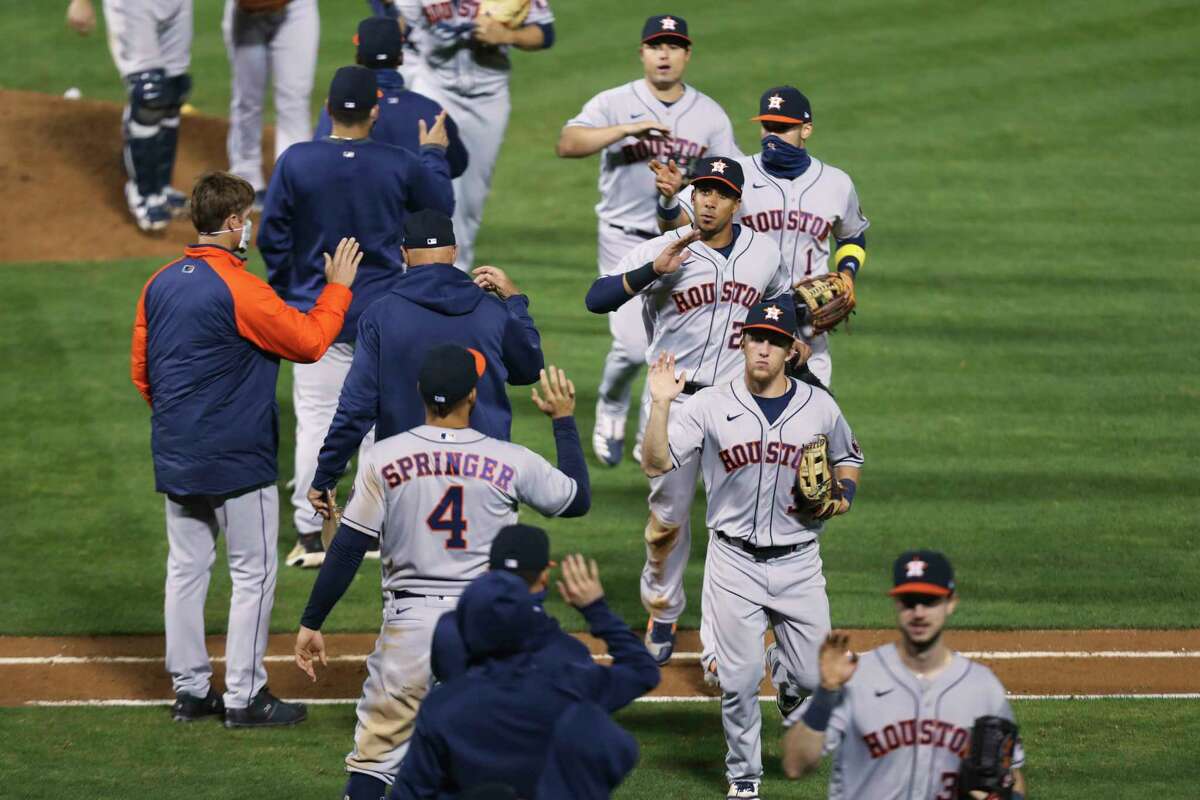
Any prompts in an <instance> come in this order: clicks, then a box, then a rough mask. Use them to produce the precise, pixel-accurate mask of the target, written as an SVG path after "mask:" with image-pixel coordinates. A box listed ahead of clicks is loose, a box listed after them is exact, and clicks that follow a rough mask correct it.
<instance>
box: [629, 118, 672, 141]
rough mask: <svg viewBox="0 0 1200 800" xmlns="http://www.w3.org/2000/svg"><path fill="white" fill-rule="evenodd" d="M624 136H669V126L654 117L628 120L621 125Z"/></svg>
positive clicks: (640, 137)
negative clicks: (635, 120)
mask: <svg viewBox="0 0 1200 800" xmlns="http://www.w3.org/2000/svg"><path fill="white" fill-rule="evenodd" d="M621 129H622V130H623V131H624V132H625V135H626V136H636V137H637V138H639V139H646V138H650V137H659V136H664V137H668V138H669V137H670V136H671V128H670V126H669V125H663V124H662V123H661V122H659V121H658V120H656V119H644V120H642V121H641V122H628V123H626V124H624V125H622V126H621Z"/></svg>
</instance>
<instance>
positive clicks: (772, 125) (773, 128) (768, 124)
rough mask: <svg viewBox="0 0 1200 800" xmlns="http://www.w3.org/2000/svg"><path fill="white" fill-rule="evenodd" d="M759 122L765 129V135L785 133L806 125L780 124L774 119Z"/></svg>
mask: <svg viewBox="0 0 1200 800" xmlns="http://www.w3.org/2000/svg"><path fill="white" fill-rule="evenodd" d="M760 122H762V126H763V127H764V128H766V130H767V133H787V132H788V131H790V130H791V129H792V128H799V127H800V126H801V125H805V124H807V123H804V122H780V121H779V120H775V119H764V120H760Z"/></svg>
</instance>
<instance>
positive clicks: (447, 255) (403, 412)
mask: <svg viewBox="0 0 1200 800" xmlns="http://www.w3.org/2000/svg"><path fill="white" fill-rule="evenodd" d="M404 236H405V246H404V250H405V258H406V261H407V262H408V271H407V272H406V273H405V274H404V276H403V277H402V278H401V279H400V280H399V281H397V283H396V286H395V288H393V289H392V290H391V291H390V292H389V293H388V294H387V295H385V296H384V297H383V298H381V299H380V300H379V301H378V302H376V303H374V304H373V305H372V306H371V307H370V308H369V309H367V311H366V312H365V313H364V314H363V315H362V319H361V321H360V322H359V330H358V343H357V345H356V347H355V350H354V360H353V362H352V363H351V365H350V373H349V374H348V375H347V376H346V382H345V383H344V384H343V385H342V393H341V396H340V397H339V398H338V409H337V413H336V414H335V415H334V417H333V424H332V425H330V426H329V432H328V433H327V434H326V436H325V444H324V446H323V447H322V448H321V454H320V456H319V457H318V460H317V473H316V477H314V479H313V483H312V488H313V489H314V490H316V491H318V492H321V491H324V490H326V489H331V488H333V487H334V486H336V485H337V481H338V478H339V477H341V474H342V470H343V469H344V468H345V466H346V464H347V463H348V462H349V461H350V457H351V456H353V455H354V452H355V450H356V449H357V448H358V446H359V443H360V442H362V439H363V437H364V436H365V435H366V433H367V431H368V430H370V429H371V426H372V425H374V426H375V440H376V441H379V440H380V439H386V438H387V437H389V436H395V435H396V434H398V433H403V432H404V431H407V430H409V429H411V428H415V427H417V426H418V425H422V424H424V422H425V405H424V402H423V401H422V400H421V394H420V392H418V391H417V373H418V372H419V371H420V369H421V364H422V362H423V361H424V360H425V354H426V352H428V351H429V348H431V347H433V346H434V345H439V344H448V343H454V344H460V345H462V346H464V347H470V348H474V349H475V350H478V351H479V352H480V353H482V354H483V356H484V357H485V358H486V359H487V371H486V372H484V374H483V377H481V378H480V379H479V384H478V390H479V400H478V401H477V402H476V404H475V410H474V411H472V412H471V427H472V428H473V429H474V430H477V431H479V432H480V433H483V434H486V435H487V436H492V437H494V438H496V439H503V440H505V441H508V439H509V438H510V436H511V433H512V407H511V406H510V405H509V403H508V395H507V394H506V392H505V390H504V385H505V384H506V383H511V384H512V385H514V386H526V385H528V384H531V383H534V382H535V381H537V380H538V375H539V373H540V372H541V370H542V367H543V366H544V361H543V358H542V339H541V335H540V334H539V333H538V331H537V328H536V327H534V324H533V319H531V318H530V316H529V299H528V298H527V297H525V296H524V295H522V294H519V293H518V292H517V289H516V287H515V286H514V285H513V284H512V282H511V281H509V280H508V278H507V276H505V275H504V273H503V272H501V271H500V270H498V269H495V268H494V267H481V268H480V269H478V270H476V272H477V273H478V276H477V277H476V278H475V280H472V279H471V277H470V276H469V275H467V274H466V273H464V272H462V271H461V270H459V269H458V268H456V267H455V266H454V256H455V252H456V248H455V247H454V228H453V223H452V222H451V221H450V217H449V216H447V215H445V214H439V213H437V212H435V211H424V212H421V213H418V214H414V215H412V216H411V217H409V219H408V221H407V222H406V224H405V228H404ZM359 274H360V275H361V274H362V273H361V271H360V273H359ZM484 287H486V288H488V289H490V290H492V291H493V292H495V295H493V294H491V293H489V292H486V291H484ZM354 291H355V296H357V293H358V291H359V289H358V284H357V283H356V284H355V286H354ZM501 297H502V298H503V299H501Z"/></svg>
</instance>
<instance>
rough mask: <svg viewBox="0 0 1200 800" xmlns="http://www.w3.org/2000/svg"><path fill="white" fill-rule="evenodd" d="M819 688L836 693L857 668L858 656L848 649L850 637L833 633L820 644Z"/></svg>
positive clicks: (818, 656)
mask: <svg viewBox="0 0 1200 800" xmlns="http://www.w3.org/2000/svg"><path fill="white" fill-rule="evenodd" d="M817 658H818V659H819V660H820V662H821V665H820V666H821V688H823V689H828V690H829V691H831V692H836V691H837V690H838V689H841V688H842V687H843V686H845V685H846V681H848V680H850V676H851V675H853V674H854V670H855V668H856V667H857V666H858V654H857V653H855V652H854V651H853V650H851V649H850V637H849V636H847V635H846V634H844V633H841V632H840V631H833V632H832V633H830V634H829V636H827V637H826V638H825V641H824V642H823V643H822V644H821V652H820V653H819V654H818V655H817Z"/></svg>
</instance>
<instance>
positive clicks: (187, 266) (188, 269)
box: [183, 264, 196, 275]
mask: <svg viewBox="0 0 1200 800" xmlns="http://www.w3.org/2000/svg"><path fill="white" fill-rule="evenodd" d="M195 271H196V265H195V264H184V265H183V274H184V275H187V274H188V273H189V272H195Z"/></svg>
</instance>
